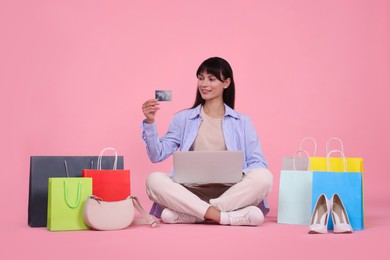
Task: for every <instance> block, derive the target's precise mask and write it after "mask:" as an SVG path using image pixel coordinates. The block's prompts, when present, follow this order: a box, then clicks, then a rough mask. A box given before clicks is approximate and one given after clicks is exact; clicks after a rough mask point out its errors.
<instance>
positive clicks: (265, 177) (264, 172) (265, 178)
mask: <svg viewBox="0 0 390 260" xmlns="http://www.w3.org/2000/svg"><path fill="white" fill-rule="evenodd" d="M247 175H248V177H249V178H250V179H252V181H254V182H255V183H256V184H255V185H256V186H257V187H264V188H265V189H266V190H268V191H271V190H272V185H273V175H272V173H271V172H270V171H269V170H268V169H266V168H259V169H253V170H251V171H250V172H249V173H248V174H247Z"/></svg>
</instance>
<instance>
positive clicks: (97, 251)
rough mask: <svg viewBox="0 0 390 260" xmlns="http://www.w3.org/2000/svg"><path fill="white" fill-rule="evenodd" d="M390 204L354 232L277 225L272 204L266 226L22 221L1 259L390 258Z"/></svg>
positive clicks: (378, 202)
mask: <svg viewBox="0 0 390 260" xmlns="http://www.w3.org/2000/svg"><path fill="white" fill-rule="evenodd" d="M389 202H390V201H389V200H388V199H387V198H382V199H380V198H379V197H378V198H376V199H374V198H372V197H371V198H370V200H367V199H366V228H365V229H364V230H363V231H357V232H354V233H353V234H333V233H331V232H330V233H328V234H324V235H309V234H307V227H306V226H295V225H282V224H277V223H276V214H277V212H276V210H274V209H272V208H271V210H272V211H271V213H270V214H269V216H268V217H267V218H266V221H265V223H264V224H263V225H262V226H260V227H229V226H220V225H211V224H195V225H169V224H161V225H160V226H159V227H158V228H155V229H152V228H149V227H147V226H133V227H129V228H128V229H125V230H121V231H109V232H98V231H70V232H49V231H47V230H46V228H30V227H28V226H27V224H25V223H26V221H25V220H20V221H19V220H18V221H17V222H18V224H16V227H15V226H10V225H8V226H4V227H3V228H2V232H1V240H2V242H1V248H2V249H1V251H0V259H27V258H30V257H33V259H52V258H53V259H58V260H60V259H66V260H69V259H202V258H204V259H212V258H217V259H240V260H241V259H242V260H243V259H249V258H251V259H262V258H263V257H273V256H277V257H278V258H277V259H282V257H283V258H285V259H290V258H292V259H366V258H371V259H387V257H388V255H389V254H388V250H389V247H390V246H389V242H388V238H387V236H388V235H389V234H390V207H389V205H390V204H389ZM137 217H139V216H137ZM22 222H23V223H22Z"/></svg>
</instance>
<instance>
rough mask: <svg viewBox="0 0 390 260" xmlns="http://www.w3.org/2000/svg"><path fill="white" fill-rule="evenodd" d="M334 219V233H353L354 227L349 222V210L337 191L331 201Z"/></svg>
mask: <svg viewBox="0 0 390 260" xmlns="http://www.w3.org/2000/svg"><path fill="white" fill-rule="evenodd" d="M330 207H331V210H332V219H333V232H334V233H352V232H353V229H352V226H351V224H350V222H349V218H348V214H347V211H346V210H345V207H344V204H343V202H342V200H341V198H340V196H339V195H338V194H337V193H336V194H334V195H333V196H332V199H331V201H330Z"/></svg>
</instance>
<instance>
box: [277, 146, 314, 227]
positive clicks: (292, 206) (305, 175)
mask: <svg viewBox="0 0 390 260" xmlns="http://www.w3.org/2000/svg"><path fill="white" fill-rule="evenodd" d="M298 152H299V153H300V152H305V151H299V150H298V151H297V152H296V153H295V154H294V156H293V157H292V158H293V161H292V164H293V169H292V170H282V171H281V173H280V180H279V202H278V220H277V221H278V223H282V224H295V225H309V224H310V218H311V208H312V177H313V173H312V172H311V171H308V170H307V169H306V170H295V167H296V166H295V165H296V162H295V161H296V160H298V159H302V158H299V157H296V154H297V153H298ZM305 153H306V154H307V152H305ZM307 156H309V155H308V154H307ZM295 159H296V160H295ZM306 167H308V165H306Z"/></svg>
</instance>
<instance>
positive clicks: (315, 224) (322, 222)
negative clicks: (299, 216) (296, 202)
mask: <svg viewBox="0 0 390 260" xmlns="http://www.w3.org/2000/svg"><path fill="white" fill-rule="evenodd" d="M329 212H330V205H329V200H328V199H327V198H326V196H325V195H324V194H321V195H320V196H319V197H318V199H317V202H316V205H315V207H314V210H313V214H312V216H311V222H310V226H309V234H325V233H327V232H328V222H329Z"/></svg>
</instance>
